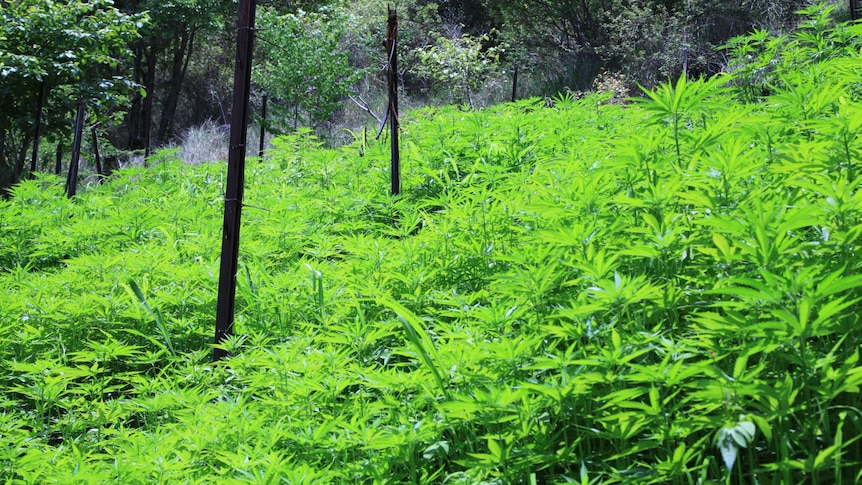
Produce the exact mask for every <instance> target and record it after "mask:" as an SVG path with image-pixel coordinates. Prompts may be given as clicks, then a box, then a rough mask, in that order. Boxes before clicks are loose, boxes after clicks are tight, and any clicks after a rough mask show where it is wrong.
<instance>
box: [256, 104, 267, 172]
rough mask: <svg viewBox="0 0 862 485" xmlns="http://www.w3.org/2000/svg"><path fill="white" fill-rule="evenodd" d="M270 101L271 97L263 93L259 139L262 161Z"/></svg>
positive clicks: (259, 154) (258, 154)
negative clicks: (268, 103)
mask: <svg viewBox="0 0 862 485" xmlns="http://www.w3.org/2000/svg"><path fill="white" fill-rule="evenodd" d="M267 101H269V98H268V97H267V96H266V95H265V94H264V95H263V106H261V108H260V140H258V142H259V143H258V149H257V156H258V157H259V158H260V161H261V162H262V161H263V147H264V143H263V141H264V139H265V138H266V102H267Z"/></svg>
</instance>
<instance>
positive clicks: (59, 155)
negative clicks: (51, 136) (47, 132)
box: [54, 141, 63, 175]
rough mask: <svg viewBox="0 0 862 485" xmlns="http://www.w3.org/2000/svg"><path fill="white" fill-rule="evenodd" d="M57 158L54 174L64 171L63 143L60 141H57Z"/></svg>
mask: <svg viewBox="0 0 862 485" xmlns="http://www.w3.org/2000/svg"><path fill="white" fill-rule="evenodd" d="M55 156H56V158H55V159H54V175H60V173H61V172H62V171H63V145H62V144H61V143H60V142H59V141H58V142H57V153H56V154H55Z"/></svg>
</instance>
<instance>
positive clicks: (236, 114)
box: [213, 0, 255, 361]
mask: <svg viewBox="0 0 862 485" xmlns="http://www.w3.org/2000/svg"><path fill="white" fill-rule="evenodd" d="M254 9H255V0H240V2H239V21H238V23H237V32H238V33H237V44H236V64H235V66H234V77H233V106H232V108H231V120H230V152H229V153H228V159H227V187H226V189H225V196H224V228H223V230H222V248H221V267H220V269H219V280H218V301H217V303H216V323H215V338H214V339H213V342H214V343H215V344H220V343H222V342H224V341H225V340H226V339H227V338H228V337H230V336H232V335H233V316H234V315H233V312H234V308H235V301H236V272H237V266H238V265H237V260H238V258H239V230H240V219H241V216H242V194H243V185H244V183H245V148H246V146H245V145H246V141H247V139H248V137H247V133H246V132H247V130H248V98H249V91H250V88H251V57H252V50H253V40H254V37H253V35H252V31H253V30H254ZM228 355H229V354H228V352H227V351H226V350H224V349H220V348H218V347H214V348H213V360H214V361H219V360H221V359H223V358H225V357H227V356H228Z"/></svg>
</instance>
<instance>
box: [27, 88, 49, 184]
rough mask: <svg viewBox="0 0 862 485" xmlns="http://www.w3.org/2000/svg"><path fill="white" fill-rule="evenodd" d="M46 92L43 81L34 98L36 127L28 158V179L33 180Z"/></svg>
mask: <svg viewBox="0 0 862 485" xmlns="http://www.w3.org/2000/svg"><path fill="white" fill-rule="evenodd" d="M47 90H48V85H47V83H46V82H45V81H44V80H43V81H42V82H41V83H40V84H39V94H38V95H37V96H36V123H35V125H36V126H35V127H34V129H33V156H32V157H31V158H30V178H33V177H34V176H35V174H36V170H38V169H39V167H38V163H39V143H40V142H41V140H42V108H43V107H44V106H45V95H46V94H47Z"/></svg>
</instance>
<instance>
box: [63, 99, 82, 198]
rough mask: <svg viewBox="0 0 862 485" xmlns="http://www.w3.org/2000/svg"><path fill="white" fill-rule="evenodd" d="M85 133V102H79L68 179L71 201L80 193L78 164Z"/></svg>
mask: <svg viewBox="0 0 862 485" xmlns="http://www.w3.org/2000/svg"><path fill="white" fill-rule="evenodd" d="M83 133H84V100H83V99H81V100H79V101H78V114H77V116H76V117H75V138H74V141H72V161H71V162H69V177H68V178H67V179H66V182H67V184H68V187H66V190H67V192H66V195H67V196H68V197H69V198H70V199H71V198H72V197H74V196H75V194H76V193H77V192H78V164H79V162H80V161H81V138H83Z"/></svg>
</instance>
